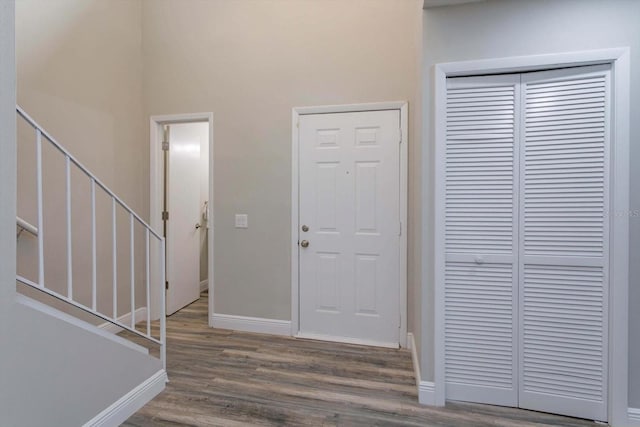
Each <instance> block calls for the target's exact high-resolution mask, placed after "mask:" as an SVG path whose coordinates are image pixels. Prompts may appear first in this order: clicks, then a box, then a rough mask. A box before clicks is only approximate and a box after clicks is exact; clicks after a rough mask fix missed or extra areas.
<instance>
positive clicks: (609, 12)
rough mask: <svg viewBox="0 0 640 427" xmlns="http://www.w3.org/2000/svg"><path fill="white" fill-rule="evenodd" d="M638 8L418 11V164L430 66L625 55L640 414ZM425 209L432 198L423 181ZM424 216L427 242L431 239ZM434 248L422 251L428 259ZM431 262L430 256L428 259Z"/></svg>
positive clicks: (498, 5) (426, 327) (429, 358)
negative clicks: (594, 52) (575, 54)
mask: <svg viewBox="0 0 640 427" xmlns="http://www.w3.org/2000/svg"><path fill="white" fill-rule="evenodd" d="M639 23H640V2H638V1H637V0H608V1H599V0H553V1H550V0H519V1H508V0H488V1H486V2H480V3H474V4H468V5H460V6H450V7H441V8H433V9H427V10H425V12H424V21H423V29H424V38H423V49H424V50H423V52H424V74H423V84H424V88H425V90H424V120H425V121H424V128H423V135H424V140H425V146H426V147H428V149H427V150H426V151H425V153H424V154H425V157H424V161H425V162H426V163H427V164H433V149H432V147H433V135H432V133H431V126H432V118H433V103H432V98H433V84H432V82H433V74H432V71H433V65H434V64H436V63H441V62H452V61H463V60H474V59H482V58H498V57H507V56H520V55H532V54H544V53H556V52H568V51H577V50H589V49H599V48H611V47H622V46H629V47H630V48H631V76H632V81H631V118H632V120H631V159H630V161H631V165H632V167H631V194H630V196H631V214H632V215H631V218H630V237H631V242H630V255H631V262H630V265H631V271H630V298H629V304H630V310H629V313H630V328H629V332H630V342H629V344H630V354H629V362H630V366H629V379H630V381H629V389H630V395H629V398H630V401H629V405H630V406H631V407H640V328H638V327H637V325H639V324H640V310H638V309H637V307H638V306H640V287H639V286H638V283H640V217H639V216H638V215H637V214H634V213H637V212H640V210H639V209H640V169H639V168H637V167H633V165H635V164H637V163H638V162H640V146H639V145H638V144H636V143H635V142H637V141H638V140H639V139H640V122H639V121H638V120H636V118H637V117H640V84H639V80H638V78H637V76H638V72H639V70H640V68H639V67H640V25H639ZM426 178H427V179H426V180H425V181H424V183H425V188H426V191H425V195H426V197H425V203H426V204H427V206H428V203H429V200H432V199H433V196H432V195H433V191H432V190H433V186H432V179H431V178H432V177H431V176H430V175H428V176H426ZM432 213H433V212H432V209H427V212H426V215H425V218H424V221H425V224H428V225H429V227H427V230H426V234H425V239H426V240H425V242H430V241H431V239H430V236H431V235H432V231H433V229H432V227H431V225H432V224H433V222H432V218H433V217H432ZM431 250H432V249H431V248H429V249H428V250H427V252H428V253H430V252H429V251H431ZM428 258H430V256H429V257H428ZM432 284H433V271H432V268H430V265H426V266H425V275H424V286H423V292H424V293H423V300H422V301H423V343H422V349H423V353H422V369H423V372H424V373H425V374H424V375H425V377H429V378H432V377H433V352H432V351H431V349H432V346H433V326H432V325H433V324H432V323H431V322H432V320H433V304H432V303H431V301H432V292H433V286H432Z"/></svg>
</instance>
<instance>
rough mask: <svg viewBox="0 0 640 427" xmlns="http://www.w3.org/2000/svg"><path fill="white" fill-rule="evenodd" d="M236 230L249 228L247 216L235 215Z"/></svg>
mask: <svg viewBox="0 0 640 427" xmlns="http://www.w3.org/2000/svg"><path fill="white" fill-rule="evenodd" d="M236 228H249V216H248V215H247V214H236Z"/></svg>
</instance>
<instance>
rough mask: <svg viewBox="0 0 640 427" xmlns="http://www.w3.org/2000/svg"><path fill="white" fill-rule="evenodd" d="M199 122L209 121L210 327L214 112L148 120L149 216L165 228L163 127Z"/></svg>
mask: <svg viewBox="0 0 640 427" xmlns="http://www.w3.org/2000/svg"><path fill="white" fill-rule="evenodd" d="M196 122H207V123H208V124H209V223H210V226H209V239H208V242H207V246H208V247H207V249H208V258H207V267H208V268H207V270H208V273H207V279H208V289H209V296H208V301H207V306H208V323H209V326H211V327H213V326H212V323H211V319H212V317H213V302H214V298H213V294H214V280H213V277H214V276H213V274H214V261H213V260H214V257H213V248H214V244H213V242H214V239H215V231H214V219H215V212H214V207H215V203H214V185H213V184H214V181H213V179H214V174H213V171H214V168H213V166H214V163H213V160H214V151H213V149H214V135H213V113H189V114H170V115H162V116H151V119H150V121H149V126H150V128H149V135H150V144H149V158H150V163H149V171H150V177H149V198H150V199H149V206H150V208H149V219H150V224H151V226H152V227H154V228H155V229H156V230H160V229H161V228H162V216H161V212H162V199H163V192H162V173H163V171H162V150H161V147H160V144H161V140H162V126H163V125H167V124H177V123H196Z"/></svg>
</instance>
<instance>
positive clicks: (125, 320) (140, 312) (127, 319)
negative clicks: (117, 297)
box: [98, 307, 147, 334]
mask: <svg viewBox="0 0 640 427" xmlns="http://www.w3.org/2000/svg"><path fill="white" fill-rule="evenodd" d="M135 315H136V319H138V320H145V321H146V319H147V307H140V308H136V311H135ZM117 320H118V322H120V323H122V324H123V325H127V326H131V312H129V313H125V314H123V315H122V316H120V317H118V319H117ZM98 327H99V328H100V329H102V330H104V331H107V332H110V333H112V334H117V333H119V332H121V331H122V328H121V327H119V326H116V325H114V324H113V323H110V322H104V323H102V324H100V325H99V326H98Z"/></svg>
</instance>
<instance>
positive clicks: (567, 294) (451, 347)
mask: <svg viewBox="0 0 640 427" xmlns="http://www.w3.org/2000/svg"><path fill="white" fill-rule="evenodd" d="M609 73H610V67H609V66H608V65H602V66H591V67H580V68H571V69H562V70H550V71H542V72H535V73H524V74H512V75H497V76H481V77H465V78H450V79H448V81H447V107H446V108H447V115H446V120H447V122H446V124H447V130H446V141H445V144H446V145H445V152H446V159H445V161H446V167H445V174H446V177H445V182H446V192H445V200H444V201H445V211H446V214H445V253H446V254H445V271H444V278H445V283H444V285H445V286H444V287H445V381H446V382H445V384H446V396H447V398H448V399H455V400H465V401H472V402H480V403H491V404H499V405H508V406H519V407H522V408H527V409H533V410H538V411H545V412H552V413H557V414H563V415H570V416H576V417H582V418H589V419H595V420H601V421H606V420H607V384H608V376H607V372H608V352H609V347H608V298H609V296H608V294H609V285H608V276H609V273H608V269H609V259H608V253H609V220H608V209H609V185H610V183H609V152H610V142H609V140H610V129H609V126H610V125H609V121H610V119H609V115H610V107H609V103H610V100H609V98H610V89H609V85H610V74H609Z"/></svg>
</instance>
